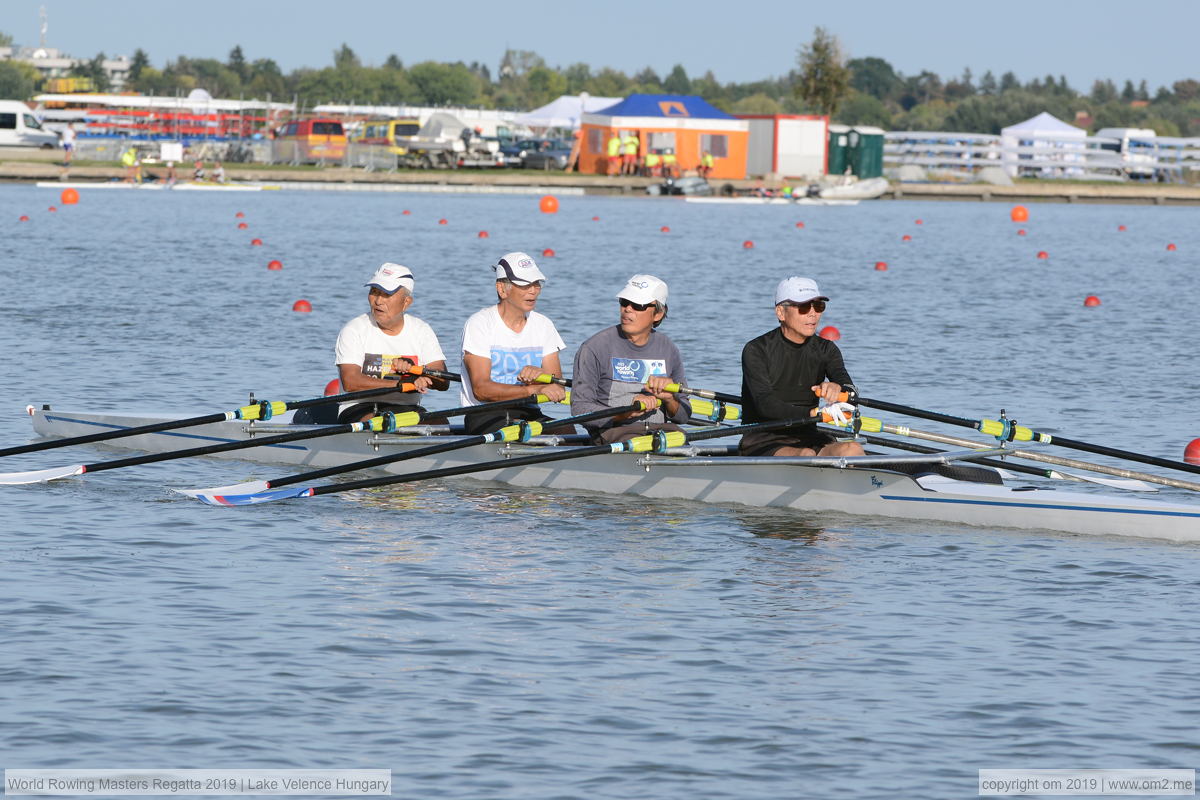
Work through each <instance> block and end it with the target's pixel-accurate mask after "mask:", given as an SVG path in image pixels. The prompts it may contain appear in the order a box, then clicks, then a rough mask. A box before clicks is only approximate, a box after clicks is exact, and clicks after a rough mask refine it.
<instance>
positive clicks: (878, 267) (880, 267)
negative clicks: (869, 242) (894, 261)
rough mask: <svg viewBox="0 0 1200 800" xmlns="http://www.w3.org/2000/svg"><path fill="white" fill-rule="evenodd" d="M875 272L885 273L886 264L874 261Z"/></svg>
mask: <svg viewBox="0 0 1200 800" xmlns="http://www.w3.org/2000/svg"><path fill="white" fill-rule="evenodd" d="M875 271H876V272H887V262H886V261H876V262H875Z"/></svg>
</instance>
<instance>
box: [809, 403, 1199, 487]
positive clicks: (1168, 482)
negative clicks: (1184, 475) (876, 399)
mask: <svg viewBox="0 0 1200 800" xmlns="http://www.w3.org/2000/svg"><path fill="white" fill-rule="evenodd" d="M859 419H860V421H861V428H860V430H862V431H866V432H868V433H891V434H895V435H897V436H906V437H910V438H913V439H925V440H926V441H930V442H938V443H940V444H949V445H954V446H956V447H974V448H976V449H980V450H983V449H987V448H988V447H989V445H986V444H981V443H979V442H973V441H971V440H970V439H960V438H958V437H957V436H947V435H945V434H941V433H930V432H927V431H918V430H913V429H912V428H908V427H905V426H902V425H886V424H884V423H883V421H882V420H878V419H875V418H874V417H860V418H859ZM821 421H822V422H825V423H826V424H829V425H836V426H837V427H839V428H847V427H849V426H850V423H848V422H842V423H839V422H836V421H835V420H834V419H833V418H832V417H830V416H828V415H826V414H824V413H822V415H821ZM1008 455H1009V456H1013V457H1016V458H1021V459H1024V460H1026V461H1038V462H1041V463H1043V464H1055V465H1057V466H1061V467H1069V468H1070V469H1082V470H1088V471H1090V472H1099V473H1101V474H1104V475H1112V476H1114V477H1117V478H1128V479H1132V480H1139V481H1147V482H1148V483H1159V484H1162V485H1163V486H1174V487H1176V488H1178V489H1190V490H1192V491H1200V483H1193V482H1192V481H1181V480H1177V479H1175V478H1166V477H1163V476H1160V475H1153V474H1151V473H1149V472H1138V471H1136V470H1130V469H1122V468H1121V467H1109V466H1105V465H1104V464H1093V463H1091V462H1088V461H1077V460H1075V459H1073V458H1060V457H1058V456H1053V455H1050V454H1049V453H1041V452H1034V451H1032V450H1010V451H1009V452H1008ZM1012 466H1015V465H1011V464H1010V465H1008V467H1012ZM1118 488H1129V487H1118Z"/></svg>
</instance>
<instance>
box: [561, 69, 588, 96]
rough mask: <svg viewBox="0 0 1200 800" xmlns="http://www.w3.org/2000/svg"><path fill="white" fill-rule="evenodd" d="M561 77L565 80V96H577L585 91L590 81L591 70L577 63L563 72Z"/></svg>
mask: <svg viewBox="0 0 1200 800" xmlns="http://www.w3.org/2000/svg"><path fill="white" fill-rule="evenodd" d="M563 77H564V78H566V79H567V94H579V93H580V92H584V91H587V86H588V83H589V82H590V81H591V80H592V68H591V67H589V66H588V65H587V64H584V63H583V62H577V63H575V64H572V65H571V66H569V67H567V68H566V69H565V70H563Z"/></svg>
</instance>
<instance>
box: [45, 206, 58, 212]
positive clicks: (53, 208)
mask: <svg viewBox="0 0 1200 800" xmlns="http://www.w3.org/2000/svg"><path fill="white" fill-rule="evenodd" d="M46 210H47V211H58V208H56V207H55V206H50V207H49V208H47V209H46Z"/></svg>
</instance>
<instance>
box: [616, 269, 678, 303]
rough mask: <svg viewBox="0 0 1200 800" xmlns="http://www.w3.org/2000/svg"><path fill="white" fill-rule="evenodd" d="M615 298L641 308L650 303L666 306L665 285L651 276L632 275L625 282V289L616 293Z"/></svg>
mask: <svg viewBox="0 0 1200 800" xmlns="http://www.w3.org/2000/svg"><path fill="white" fill-rule="evenodd" d="M617 298H618V299H620V300H629V301H630V302H633V303H637V304H638V305H642V306H644V305H648V304H650V303H658V304H660V305H663V306H665V305H666V304H667V284H666V283H664V282H663V281H661V280H659V279H658V278H656V277H654V276H653V275H634V276H633V277H632V278H630V279H629V280H628V281H627V282H626V284H625V288H623V289H621V291H619V292H617Z"/></svg>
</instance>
